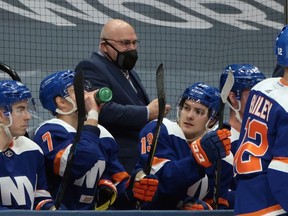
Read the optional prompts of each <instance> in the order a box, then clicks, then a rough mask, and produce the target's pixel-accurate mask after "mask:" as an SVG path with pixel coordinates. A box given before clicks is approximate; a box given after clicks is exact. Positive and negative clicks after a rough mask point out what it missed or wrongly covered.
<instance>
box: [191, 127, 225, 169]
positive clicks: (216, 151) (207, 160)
mask: <svg viewBox="0 0 288 216" xmlns="http://www.w3.org/2000/svg"><path fill="white" fill-rule="evenodd" d="M229 136H231V132H230V130H229V129H227V128H224V129H219V130H217V131H210V132H208V133H206V134H205V135H204V136H203V137H202V138H199V139H197V140H196V141H194V142H193V143H192V144H191V145H190V148H191V151H192V153H193V156H194V158H195V159H196V161H197V163H198V164H200V165H201V166H203V167H206V168H207V167H210V166H212V164H213V162H215V161H216V160H218V159H221V158H224V157H226V156H227V155H229V153H230V149H231V141H230V139H229V138H228V137H229Z"/></svg>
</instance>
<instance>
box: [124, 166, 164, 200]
mask: <svg viewBox="0 0 288 216" xmlns="http://www.w3.org/2000/svg"><path fill="white" fill-rule="evenodd" d="M158 183H159V182H158V179H157V176H155V175H145V173H144V172H143V170H142V169H137V170H135V171H134V172H133V173H132V175H131V177H130V179H129V180H128V182H127V184H126V195H127V197H128V199H129V200H130V201H136V200H139V201H142V202H150V201H152V200H153V198H154V197H155V196H156V192H157V188H158Z"/></svg>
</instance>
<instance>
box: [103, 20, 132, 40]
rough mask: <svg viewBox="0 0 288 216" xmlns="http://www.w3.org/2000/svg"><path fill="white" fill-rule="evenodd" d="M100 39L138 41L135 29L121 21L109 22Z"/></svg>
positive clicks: (104, 27)
mask: <svg viewBox="0 0 288 216" xmlns="http://www.w3.org/2000/svg"><path fill="white" fill-rule="evenodd" d="M100 38H105V39H113V40H119V41H120V40H131V41H133V40H137V36H136V33H135V30H134V28H133V27H132V26H131V25H130V24H129V23H127V22H125V21H123V20H120V19H111V20H109V21H108V22H107V23H106V24H105V25H104V26H103V28H102V31H101V35H100Z"/></svg>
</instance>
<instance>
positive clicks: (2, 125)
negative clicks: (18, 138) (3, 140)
mask: <svg viewBox="0 0 288 216" xmlns="http://www.w3.org/2000/svg"><path fill="white" fill-rule="evenodd" d="M8 118H9V124H8V125H5V124H3V123H0V127H2V128H3V130H4V131H5V133H6V135H7V136H8V137H9V138H10V139H13V136H12V134H11V132H10V130H9V127H10V126H11V125H12V116H11V113H10V112H9V115H8Z"/></svg>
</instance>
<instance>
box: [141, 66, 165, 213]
mask: <svg viewBox="0 0 288 216" xmlns="http://www.w3.org/2000/svg"><path fill="white" fill-rule="evenodd" d="M156 89H157V96H158V119H157V124H156V127H155V131H154V133H153V139H152V144H151V148H150V152H149V155H148V159H147V162H146V164H145V167H144V169H143V171H144V173H145V174H146V175H149V174H150V171H151V168H152V163H153V158H154V155H155V151H156V147H157V142H158V138H159V134H160V129H161V124H162V122H163V118H164V115H165V105H166V96H165V88H164V70H163V63H161V64H160V65H159V66H158V68H157V71H156ZM141 205H142V202H140V201H137V202H136V209H138V210H141Z"/></svg>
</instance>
